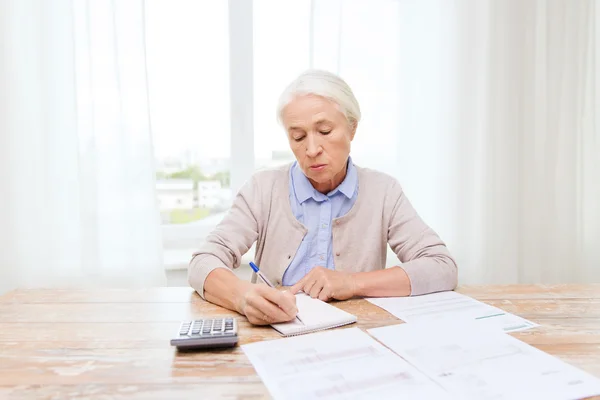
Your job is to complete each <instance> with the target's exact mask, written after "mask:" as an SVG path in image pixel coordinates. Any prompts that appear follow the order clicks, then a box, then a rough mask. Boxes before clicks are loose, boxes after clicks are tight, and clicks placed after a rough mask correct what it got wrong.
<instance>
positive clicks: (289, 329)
mask: <svg viewBox="0 0 600 400" xmlns="http://www.w3.org/2000/svg"><path fill="white" fill-rule="evenodd" d="M296 306H297V307H298V316H299V317H300V319H302V322H303V323H300V322H299V321H298V320H297V319H294V320H292V321H290V322H284V323H280V324H272V325H271V326H272V327H273V328H275V329H276V330H277V331H278V332H279V333H281V334H282V335H283V336H296V335H303V334H305V333H311V332H317V331H321V330H325V329H331V328H337V327H338V326H342V325H348V324H352V323H354V322H356V315H352V314H350V313H348V312H346V311H344V310H340V309H339V308H337V307H334V306H332V305H331V304H327V303H326V302H324V301H321V300H319V299H313V298H312V297H310V296H308V295H307V294H304V293H298V294H296Z"/></svg>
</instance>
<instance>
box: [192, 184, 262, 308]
mask: <svg viewBox="0 0 600 400" xmlns="http://www.w3.org/2000/svg"><path fill="white" fill-rule="evenodd" d="M259 211H260V193H259V185H258V184H257V182H256V179H255V177H253V178H252V179H250V180H249V181H248V182H247V183H246V184H245V185H244V186H243V187H242V188H241V190H240V191H239V193H238V194H237V195H236V196H235V198H234V201H233V204H232V206H231V208H230V210H229V211H228V212H227V214H226V215H225V217H224V218H223V220H222V221H221V222H220V223H219V224H218V225H217V226H216V228H215V229H214V230H213V231H212V232H211V233H210V234H209V235H208V236H207V237H206V239H205V241H204V243H203V244H202V245H201V247H200V248H199V249H198V251H196V252H194V254H193V255H192V259H191V261H190V265H189V269H188V281H189V284H190V286H191V287H192V288H194V289H195V290H196V291H197V292H198V294H199V295H200V296H201V297H202V298H204V282H205V281H206V277H207V276H208V274H210V273H211V272H212V271H213V270H215V269H217V268H227V269H229V270H232V269H234V268H238V267H239V266H240V263H241V258H242V256H243V255H244V254H245V253H246V252H247V251H248V250H249V249H250V247H252V245H253V244H254V242H255V241H256V239H257V238H258V221H259V218H260V215H259Z"/></svg>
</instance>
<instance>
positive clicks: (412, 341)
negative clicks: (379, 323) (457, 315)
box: [368, 322, 600, 400]
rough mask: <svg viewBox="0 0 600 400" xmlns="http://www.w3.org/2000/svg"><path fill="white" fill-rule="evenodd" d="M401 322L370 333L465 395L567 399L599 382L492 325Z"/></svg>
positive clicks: (499, 399) (597, 389)
mask: <svg viewBox="0 0 600 400" xmlns="http://www.w3.org/2000/svg"><path fill="white" fill-rule="evenodd" d="M469 324H470V325H472V326H470V327H469V326H465V325H464V324H461V325H455V326H452V327H451V326H449V325H439V324H430V323H414V324H410V323H409V324H400V325H393V326H388V327H382V328H374V329H370V330H369V331H368V332H369V333H370V334H371V335H373V337H375V338H376V339H378V340H379V341H380V342H381V343H383V344H385V345H386V346H387V347H389V348H390V349H392V350H393V351H394V352H396V353H397V354H398V355H400V356H401V357H403V358H404V359H405V360H406V361H408V362H409V363H410V364H412V365H413V366H414V367H416V368H418V369H419V370H420V371H422V372H424V373H425V374H426V375H427V376H429V377H430V378H431V379H433V380H435V381H436V382H437V383H439V384H440V385H441V386H442V387H444V388H445V389H446V390H447V391H448V392H450V393H451V394H452V395H454V396H456V397H457V398H461V399H494V400H504V399H511V400H515V399H516V400H519V399H545V400H563V399H565V400H567V399H580V398H585V397H591V396H594V395H599V394H600V380H599V379H597V378H595V377H594V376H592V375H591V374H588V373H586V372H584V371H582V370H579V369H577V368H575V367H573V366H571V365H569V364H567V363H565V362H563V361H561V360H559V359H558V358H556V357H553V356H551V355H549V354H547V353H544V352H542V351H541V350H538V349H536V348H535V347H532V346H529V345H528V344H526V343H524V342H521V341H519V340H517V339H515V338H514V337H512V336H510V335H506V334H504V333H503V332H502V331H500V330H498V329H496V328H493V327H482V326H481V325H477V324H476V323H474V322H471V323H467V324H466V325H469Z"/></svg>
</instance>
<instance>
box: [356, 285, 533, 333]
mask: <svg viewBox="0 0 600 400" xmlns="http://www.w3.org/2000/svg"><path fill="white" fill-rule="evenodd" d="M367 300H368V301H369V302H371V303H373V304H375V305H376V306H378V307H381V308H383V309H384V310H386V311H387V312H389V313H390V314H393V315H394V316H396V317H398V318H400V319H401V320H403V321H404V322H408V323H413V322H437V323H446V324H449V325H451V324H456V323H459V322H460V321H471V320H472V321H476V322H477V323H478V324H481V325H486V326H494V327H496V328H498V329H500V330H503V331H504V332H517V331H522V330H525V329H530V328H534V327H536V326H538V324H536V323H533V322H531V321H528V320H526V319H523V318H521V317H518V316H516V315H514V314H511V313H507V312H505V311H504V310H501V309H499V308H497V307H493V306H490V305H488V304H485V303H482V302H480V301H477V300H475V299H473V298H471V297H468V296H465V295H463V294H460V293H456V292H440V293H432V294H427V295H423V296H411V297H380V298H368V299H367Z"/></svg>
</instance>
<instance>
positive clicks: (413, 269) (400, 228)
mask: <svg viewBox="0 0 600 400" xmlns="http://www.w3.org/2000/svg"><path fill="white" fill-rule="evenodd" d="M389 190H390V192H388V194H389V196H390V197H389V198H388V201H389V203H388V204H391V205H392V211H391V214H390V219H389V225H388V243H389V245H390V247H391V248H392V250H393V251H394V253H396V255H397V256H398V259H399V260H400V261H401V262H402V265H400V267H401V268H402V269H404V271H406V274H407V275H408V277H409V279H410V284H411V295H412V296H415V295H421V294H427V293H433V292H441V291H445V290H454V289H455V288H456V286H457V281H458V268H457V265H456V262H455V260H454V258H453V257H452V256H451V255H450V252H449V251H448V249H447V247H446V245H445V244H444V242H443V241H442V240H441V239H440V237H439V236H438V235H437V234H436V233H435V232H434V231H433V229H431V228H430V227H429V226H428V225H427V224H425V222H424V221H423V220H422V219H421V217H420V216H419V215H418V214H417V212H416V210H415V209H414V208H413V206H412V205H411V203H410V201H409V200H408V198H407V197H406V195H405V193H404V191H403V190H402V188H401V186H400V184H399V183H397V182H395V183H394V184H393V185H392V186H391V187H390V188H389Z"/></svg>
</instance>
